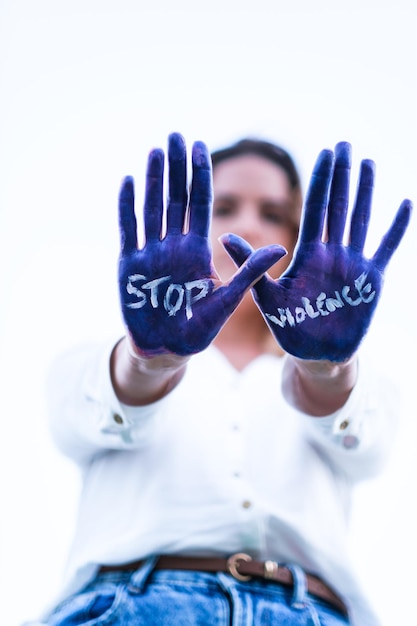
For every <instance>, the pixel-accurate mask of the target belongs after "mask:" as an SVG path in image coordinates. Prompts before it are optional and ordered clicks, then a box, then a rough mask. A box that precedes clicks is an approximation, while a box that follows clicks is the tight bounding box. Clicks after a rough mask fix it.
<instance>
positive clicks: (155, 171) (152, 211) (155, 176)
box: [143, 149, 164, 242]
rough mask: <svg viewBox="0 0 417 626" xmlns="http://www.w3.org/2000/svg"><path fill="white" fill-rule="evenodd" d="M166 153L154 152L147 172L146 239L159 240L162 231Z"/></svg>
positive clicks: (150, 155)
mask: <svg viewBox="0 0 417 626" xmlns="http://www.w3.org/2000/svg"><path fill="white" fill-rule="evenodd" d="M163 192H164V153H163V151H162V150H159V149H156V150H152V152H151V153H150V154H149V158H148V166H147V170H146V187H145V206H144V210H143V217H144V225H145V239H146V241H147V242H148V241H152V240H155V239H159V238H160V236H161V230H162V214H163V207H164V198H163Z"/></svg>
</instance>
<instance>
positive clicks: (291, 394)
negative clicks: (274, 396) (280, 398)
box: [282, 355, 357, 417]
mask: <svg viewBox="0 0 417 626" xmlns="http://www.w3.org/2000/svg"><path fill="white" fill-rule="evenodd" d="M356 378H357V358H356V356H353V357H352V358H351V359H348V360H347V361H344V362H343V363H333V362H331V361H307V360H303V359H297V358H296V357H293V356H290V355H289V356H288V358H287V359H286V363H285V366H284V372H283V380H282V388H283V393H284V397H285V398H286V400H287V402H289V403H290V404H291V405H292V406H294V407H295V408H296V409H298V410H300V411H303V412H304V413H307V414H309V415H313V416H315V417H323V416H325V415H330V414H331V413H334V412H335V411H337V410H338V409H340V408H341V407H342V406H343V405H344V404H345V402H346V401H347V399H348V398H349V395H350V393H351V391H352V389H353V387H354V385H355V382H356Z"/></svg>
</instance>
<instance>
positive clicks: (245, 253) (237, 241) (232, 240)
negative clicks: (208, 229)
mask: <svg viewBox="0 0 417 626" xmlns="http://www.w3.org/2000/svg"><path fill="white" fill-rule="evenodd" d="M219 241H220V242H221V243H222V245H223V247H224V249H225V250H226V252H227V254H228V255H229V256H230V258H231V259H232V260H233V261H234V263H235V264H236V265H237V267H240V266H241V265H242V264H243V263H244V262H245V261H246V259H247V258H248V257H249V256H250V255H251V254H252V253H253V252H254V249H253V248H252V246H250V245H249V244H248V242H247V241H245V240H244V239H242V237H239V236H238V235H234V234H233V233H225V234H224V235H222V236H221V237H219Z"/></svg>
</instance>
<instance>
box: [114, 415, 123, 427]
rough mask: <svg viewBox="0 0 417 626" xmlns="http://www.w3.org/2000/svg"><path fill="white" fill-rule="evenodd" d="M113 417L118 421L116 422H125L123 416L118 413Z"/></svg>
mask: <svg viewBox="0 0 417 626" xmlns="http://www.w3.org/2000/svg"><path fill="white" fill-rule="evenodd" d="M113 419H114V421H115V422H116V424H123V417H122V416H121V415H119V414H118V413H115V414H114V415H113Z"/></svg>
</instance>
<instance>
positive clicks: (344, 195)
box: [327, 141, 352, 244]
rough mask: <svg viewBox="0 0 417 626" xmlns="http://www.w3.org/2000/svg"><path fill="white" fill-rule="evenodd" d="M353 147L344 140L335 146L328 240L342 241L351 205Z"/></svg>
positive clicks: (328, 214) (328, 213) (328, 215)
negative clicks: (350, 186)
mask: <svg viewBox="0 0 417 626" xmlns="http://www.w3.org/2000/svg"><path fill="white" fill-rule="evenodd" d="M351 153H352V149H351V146H350V144H349V143H347V142H346V141H342V142H340V143H338V144H337V145H336V148H335V162H334V170H333V177H332V184H331V187H330V198H329V206H328V211H327V228H328V242H329V243H335V244H338V243H341V242H342V240H343V233H344V231H345V224H346V214H347V210H348V206H349V181H350V168H351V161H352V158H351Z"/></svg>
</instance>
